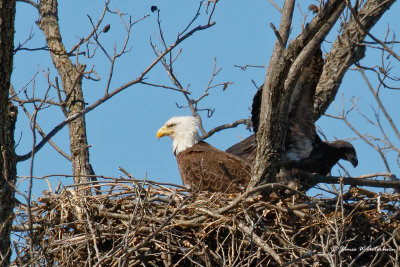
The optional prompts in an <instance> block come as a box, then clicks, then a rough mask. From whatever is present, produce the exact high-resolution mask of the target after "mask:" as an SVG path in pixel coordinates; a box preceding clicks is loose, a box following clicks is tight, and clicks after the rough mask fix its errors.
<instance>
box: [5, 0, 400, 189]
mask: <svg viewBox="0 0 400 267" xmlns="http://www.w3.org/2000/svg"><path fill="white" fill-rule="evenodd" d="M277 2H278V3H280V2H281V1H277ZM313 2H314V1H304V2H303V1H299V3H300V7H301V8H302V9H303V10H306V9H307V6H308V5H309V4H311V3H313ZM152 5H156V6H158V7H159V9H160V10H161V13H160V16H161V22H162V27H163V32H164V36H165V38H166V41H167V43H168V44H172V43H173V42H174V41H175V40H176V36H177V34H178V33H179V32H181V31H182V30H183V29H184V28H185V27H186V25H187V23H188V22H189V21H190V20H191V19H192V17H193V15H194V14H195V12H196V10H197V8H198V5H199V2H198V1H187V0H170V1H150V0H149V1H112V2H111V8H112V9H115V8H118V9H119V10H120V11H121V12H123V13H127V14H130V15H131V16H132V20H133V21H135V20H138V19H140V18H142V17H144V16H146V15H149V16H148V17H147V18H146V19H144V20H143V21H141V22H139V23H137V24H135V25H134V27H133V32H132V34H131V39H130V43H129V47H131V51H130V53H128V54H126V55H124V56H123V57H122V58H121V59H120V60H119V61H118V62H117V65H116V67H115V72H114V76H113V81H112V83H111V89H115V88H117V87H119V86H120V85H122V84H125V83H126V82H128V81H130V80H133V79H135V78H136V77H137V75H138V74H140V73H141V72H142V71H143V70H144V69H145V68H146V67H147V66H148V65H149V64H150V63H151V62H152V61H153V60H154V59H155V55H154V53H153V52H152V49H151V47H150V44H149V40H150V38H151V39H152V40H153V41H154V42H155V43H156V44H157V45H158V46H159V47H161V44H160V43H159V42H158V41H157V38H156V36H157V35H158V28H157V16H156V13H151V12H150V7H151V6H152ZM103 7H104V6H103V1H78V0H68V1H60V3H59V18H60V25H61V32H62V35H63V41H64V44H65V46H66V47H67V50H70V49H71V48H72V47H73V45H74V44H75V43H77V42H78V41H79V38H80V37H84V36H86V35H87V34H88V33H89V32H90V30H91V27H90V23H89V20H88V17H87V15H90V16H91V17H92V18H93V19H94V20H95V21H96V19H97V18H99V16H100V14H101V12H102V9H103ZM204 11H205V10H204V8H203V9H202V16H200V17H199V19H198V20H197V21H196V22H195V23H194V26H197V25H199V24H204V23H206V21H207V18H208V17H207V15H206V14H205V12H204ZM399 12H400V8H399V5H398V4H397V3H396V4H394V6H393V7H392V9H391V10H390V11H388V12H387V14H385V17H384V18H383V19H382V20H381V21H380V22H379V23H378V25H377V26H376V27H375V28H374V29H373V33H374V34H375V35H376V36H377V37H379V38H384V36H385V34H386V29H387V27H388V25H390V27H391V29H392V30H393V29H399V28H400V21H399V20H398V19H397V18H396V17H395V16H396V14H399ZM299 14H300V11H299V8H296V12H295V17H294V20H293V29H292V35H291V37H290V39H293V38H295V36H296V35H297V33H298V32H299V29H300V24H301V23H302V19H301V18H300V17H299ZM311 17H312V16H311V15H310V16H309V18H311ZM37 19H38V14H37V11H36V10H35V9H34V8H33V7H31V6H29V5H28V4H26V3H21V2H18V4H17V16H16V38H15V43H16V44H18V43H20V42H23V41H24V40H25V39H26V38H27V36H28V35H29V32H30V31H31V30H32V32H33V33H34V37H33V38H32V40H30V41H29V42H28V43H27V44H26V47H29V48H35V47H42V46H44V44H45V40H44V36H43V34H42V33H41V31H40V30H39V29H38V27H37V26H36V24H35V21H36V20H37ZM279 19H280V13H279V12H278V11H277V10H276V9H275V8H274V7H273V6H272V5H271V4H270V3H269V1H266V0H254V1H252V2H251V4H248V3H246V2H244V1H238V0H230V1H227V0H222V1H220V3H219V4H218V6H217V9H216V12H215V14H214V16H213V21H215V22H216V25H215V26H214V27H212V28H210V29H208V30H205V31H200V32H197V33H195V34H194V35H193V36H192V37H191V38H189V39H187V40H186V41H184V42H183V43H182V44H181V45H180V46H179V48H178V49H180V48H182V53H181V54H180V56H179V59H178V61H177V62H176V65H175V73H176V74H177V76H178V78H179V80H180V81H181V83H182V84H183V86H184V87H185V88H186V87H187V86H190V89H191V91H192V94H193V95H194V96H197V97H198V96H200V95H202V94H203V91H204V89H205V88H206V86H207V83H208V81H209V78H210V75H211V73H212V69H213V63H214V58H216V59H217V64H218V67H221V68H222V70H221V72H220V74H219V75H218V76H217V77H216V80H215V83H220V82H227V81H229V82H233V83H234V84H232V85H230V86H229V87H228V89H227V90H226V91H224V92H223V91H222V89H221V88H215V89H213V90H212V91H211V93H210V95H209V96H208V97H206V98H205V99H204V100H203V101H201V104H200V107H201V108H215V113H214V115H213V116H212V118H206V114H205V113H203V114H202V115H203V123H204V126H205V128H206V130H210V129H212V128H214V127H215V126H218V125H221V124H224V123H229V122H232V121H235V120H237V119H240V118H248V117H249V115H250V111H249V108H250V106H251V101H252V97H253V95H254V93H255V87H254V86H253V84H252V82H251V80H254V81H255V82H256V83H257V84H258V85H261V84H262V82H263V79H264V75H265V72H266V70H265V69H263V68H249V69H248V70H247V71H243V70H241V69H239V68H237V67H235V66H234V65H246V64H251V65H268V61H269V58H270V55H271V52H272V48H273V45H274V42H275V36H274V34H273V32H272V30H271V28H270V27H269V23H271V22H272V23H273V24H274V25H275V26H276V27H279ZM106 24H110V25H111V29H110V31H109V32H108V33H106V34H104V35H103V37H102V40H103V41H104V44H105V48H106V49H108V50H109V51H112V49H113V46H114V45H116V46H117V48H120V47H121V46H122V43H123V41H124V38H125V36H124V28H123V25H122V23H121V20H120V19H119V17H117V16H112V15H110V14H108V15H107V16H106V18H105V20H104V24H103V26H105V25H106ZM336 34H337V31H335V30H334V31H333V32H332V33H331V34H330V36H329V37H328V40H329V41H333V40H334V38H335V36H336ZM329 46H330V43H329V42H325V43H324V48H325V49H326V51H329ZM178 49H175V50H174V51H173V54H174V55H175V54H176V53H177V51H178ZM395 50H396V47H395ZM326 51H325V52H326ZM73 60H75V59H73ZM380 60H381V55H380V54H379V53H377V52H376V51H372V50H371V51H368V53H367V57H366V58H365V59H364V60H363V61H362V63H363V64H364V65H379V64H380ZM80 62H81V63H84V64H87V66H88V68H90V67H91V66H93V65H94V67H95V69H96V71H97V72H98V74H99V75H100V77H101V80H100V81H99V82H94V81H88V80H84V82H83V88H84V94H85V100H86V102H87V103H89V104H91V103H93V102H94V101H96V100H97V99H98V98H99V97H101V96H102V95H103V94H104V89H105V84H106V81H107V75H108V71H109V62H108V61H107V60H106V57H105V56H104V54H102V53H101V51H100V50H99V51H97V53H96V56H95V57H94V58H92V59H85V58H83V57H81V58H80ZM393 63H394V65H396V62H393ZM397 65H398V64H397ZM42 70H43V71H47V70H49V71H50V78H51V79H52V80H53V81H54V77H55V76H56V75H57V73H56V71H55V69H54V68H53V67H52V62H51V58H50V56H49V53H48V52H46V51H36V52H28V51H19V52H18V53H17V54H16V55H15V62H14V72H13V77H12V83H13V85H14V87H15V89H16V90H17V91H18V90H21V89H23V88H24V87H25V86H26V85H27V86H26V88H27V92H28V94H31V93H32V89H33V83H32V82H30V81H31V80H32V77H33V76H34V75H35V73H37V72H38V74H37V75H36V78H35V96H36V97H39V96H40V95H43V92H44V91H45V89H46V88H47V80H46V78H45V77H44V75H43V73H42ZM393 71H394V72H396V71H397V73H395V74H396V75H397V76H399V72H398V69H397V70H396V69H394V70H393ZM369 77H371V81H372V82H373V83H374V85H376V84H377V82H376V79H375V77H374V76H373V75H371V74H370V73H369ZM147 78H148V81H149V82H153V83H157V84H166V85H170V86H171V85H172V83H171V82H170V80H169V79H168V76H167V75H166V72H165V70H164V69H163V68H162V66H161V65H159V66H157V67H155V68H154V69H153V70H152V71H151V72H150V73H149V74H148V75H147ZM341 94H343V99H344V104H345V106H347V107H350V106H351V102H350V99H351V98H358V103H359V108H360V110H362V111H363V112H365V113H367V114H369V115H372V116H373V114H374V113H373V109H374V108H375V109H376V108H377V104H376V103H375V102H373V99H372V97H371V94H370V92H369V91H368V89H367V87H366V85H365V83H364V82H363V80H362V78H361V76H360V74H359V73H357V72H355V71H350V72H348V73H347V74H346V77H345V79H344V81H343V83H342V86H341V88H340V91H339V94H338V97H337V98H336V100H335V102H334V103H333V104H332V105H331V107H330V109H329V111H328V113H330V114H336V108H335V106H336V107H339V108H340V107H341V105H342V97H341ZM195 98H196V97H195ZM382 99H383V101H384V103H385V104H386V106H387V107H388V109H389V112H391V115H392V116H393V120H394V122H395V123H398V122H399V116H400V115H399V114H398V110H397V108H396V105H397V104H398V102H399V92H397V91H395V90H387V89H383V91H382ZM176 103H178V104H179V105H185V104H186V102H185V99H184V97H183V95H182V94H181V93H179V92H176V91H172V90H166V89H159V88H153V87H149V86H143V85H135V86H132V87H130V88H128V89H126V90H125V91H123V92H122V93H120V94H118V95H116V96H115V97H113V98H112V99H110V100H109V101H107V102H106V103H104V104H103V105H101V106H99V107H98V108H96V109H95V110H94V111H92V112H90V113H88V114H87V116H86V121H87V134H88V142H89V144H90V145H91V148H90V161H91V163H92V165H93V168H94V170H95V172H96V174H99V175H105V176H114V177H118V176H119V175H121V173H120V172H119V171H118V167H119V166H122V167H123V168H125V169H126V170H127V171H129V172H130V173H132V174H133V176H134V177H135V178H138V179H143V178H144V177H147V178H148V179H151V180H155V181H162V182H171V183H178V184H180V183H181V180H180V177H179V172H178V169H177V165H176V160H175V157H174V155H173V154H172V146H171V141H170V140H168V139H161V140H157V138H156V131H157V129H158V128H159V127H161V126H162V125H163V124H164V122H165V121H166V120H168V119H169V118H170V117H172V116H176V115H189V114H190V111H189V110H188V109H178V108H177V106H176ZM31 110H32V109H31ZM349 118H350V120H351V122H352V123H354V125H355V126H356V127H358V128H359V129H360V130H361V131H362V132H364V133H367V134H374V133H376V130H375V129H374V128H373V127H371V126H370V125H368V124H367V123H365V120H363V119H362V118H361V117H360V116H359V115H357V114H356V112H354V111H353V112H352V113H351V115H350V116H349ZM63 119H64V118H63V114H62V113H61V111H60V110H59V108H56V107H51V108H48V109H46V110H43V111H41V112H40V113H39V115H38V122H39V124H40V126H41V127H42V128H43V129H44V131H45V132H49V131H50V130H51V129H52V128H53V127H54V126H56V125H57V124H58V123H59V122H61V121H62V120H63ZM317 124H318V126H320V127H321V128H322V129H323V131H324V132H325V134H326V135H327V137H328V139H330V140H333V139H335V138H337V139H345V138H352V137H355V135H354V134H353V133H352V132H351V131H350V130H349V129H348V128H347V127H346V126H345V124H344V123H343V122H341V121H337V120H333V119H329V118H326V117H323V118H322V119H320V120H319V121H318V123H317ZM384 126H385V127H387V124H386V122H384ZM249 134H251V133H250V132H249V131H247V130H246V129H245V127H244V126H239V127H237V128H235V129H229V130H225V131H223V132H220V133H217V134H215V135H214V136H212V137H211V138H209V139H208V140H207V141H208V142H209V143H211V144H212V145H214V146H216V147H217V148H219V149H222V150H224V149H226V148H228V147H229V146H231V145H233V144H234V143H236V142H238V141H240V140H241V138H245V137H247V136H248V135H249ZM15 136H16V139H17V141H18V140H19V144H18V147H17V153H18V154H24V153H26V152H28V151H30V150H31V147H32V133H31V131H30V129H29V121H28V120H27V119H26V116H25V115H24V114H23V112H22V110H20V113H19V118H18V122H17V129H16V132H15ZM390 136H392V134H390ZM39 140H40V137H39ZM53 141H54V142H55V143H56V144H57V145H58V146H60V147H61V148H62V149H63V150H64V151H66V152H67V153H68V154H69V142H68V130H67V128H64V129H63V130H62V131H61V132H60V133H59V134H57V135H56V136H55V138H54V139H53ZM396 142H397V143H395V145H397V146H399V140H397V141H396ZM353 144H354V146H355V147H356V150H357V152H358V155H359V166H358V167H357V168H356V169H353V168H352V167H351V165H350V164H348V163H343V165H344V166H345V167H347V168H348V170H349V171H350V173H351V175H354V176H356V175H360V174H366V173H373V172H382V171H385V169H384V167H383V164H382V163H381V160H380V159H379V158H378V157H377V153H374V152H373V151H372V150H371V149H370V148H369V147H367V146H366V145H365V144H364V143H363V142H362V141H360V140H355V141H354V142H353ZM29 164H30V162H29V161H26V162H22V163H19V164H18V174H19V175H21V176H25V175H28V174H29ZM34 164H35V165H34V175H35V176H43V175H49V174H70V173H71V166H70V163H69V162H68V161H67V160H65V159H64V158H63V157H62V156H60V155H59V154H58V153H57V152H56V151H55V150H54V149H53V148H52V147H51V146H50V145H46V146H45V147H44V148H43V149H42V150H41V151H39V152H38V153H37V155H36V160H35V163H34ZM393 166H394V168H393V169H392V172H394V173H397V174H398V171H399V169H398V165H395V164H393ZM395 166H397V167H395ZM333 174H337V171H334V172H333ZM50 180H51V183H52V184H53V186H54V185H56V184H58V182H62V183H63V184H69V183H70V181H71V180H69V179H65V178H63V177H55V178H50ZM25 185H26V183H25ZM25 185H24V184H23V185H22V186H21V190H25V189H24V188H25ZM34 186H35V187H34V193H35V195H36V196H38V195H40V194H41V191H42V190H43V189H47V188H48V186H47V184H46V183H44V182H43V181H35V184H34Z"/></svg>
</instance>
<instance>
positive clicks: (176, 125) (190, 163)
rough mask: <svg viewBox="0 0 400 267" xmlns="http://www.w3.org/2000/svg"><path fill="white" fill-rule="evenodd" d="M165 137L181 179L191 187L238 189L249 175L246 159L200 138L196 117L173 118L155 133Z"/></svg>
mask: <svg viewBox="0 0 400 267" xmlns="http://www.w3.org/2000/svg"><path fill="white" fill-rule="evenodd" d="M163 136H169V137H171V138H172V140H173V142H172V147H173V152H174V155H175V156H176V160H177V162H178V169H179V172H180V174H181V178H182V182H183V184H184V185H185V186H187V187H189V188H191V189H192V190H198V189H199V190H204V191H210V192H227V193H231V192H240V191H242V189H243V187H244V186H246V185H247V184H248V183H249V181H250V177H251V167H250V165H249V164H247V162H246V161H244V160H243V159H241V158H240V157H237V156H235V155H232V154H230V153H227V152H224V151H221V150H218V149H216V148H215V147H213V146H211V145H209V144H207V143H206V142H203V141H200V137H199V134H198V132H197V119H196V118H195V117H192V116H183V117H173V118H171V119H169V120H168V121H167V122H166V123H165V125H164V126H163V127H161V128H160V129H159V130H158V132H157V138H160V137H163Z"/></svg>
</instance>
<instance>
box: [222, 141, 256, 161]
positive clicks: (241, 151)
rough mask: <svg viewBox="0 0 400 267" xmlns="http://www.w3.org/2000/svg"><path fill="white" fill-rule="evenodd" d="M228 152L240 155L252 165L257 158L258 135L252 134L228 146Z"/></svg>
mask: <svg viewBox="0 0 400 267" xmlns="http://www.w3.org/2000/svg"><path fill="white" fill-rule="evenodd" d="M226 152H228V153H230V154H233V155H235V156H238V157H240V158H241V159H243V160H245V161H246V162H247V163H249V164H250V165H252V164H253V163H254V161H255V159H256V153H257V143H256V136H255V135H254V134H252V135H250V136H249V137H247V138H246V139H244V140H243V141H240V142H239V143H237V144H235V145H233V146H231V147H230V148H228V149H227V150H226Z"/></svg>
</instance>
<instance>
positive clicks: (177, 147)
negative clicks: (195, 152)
mask: <svg viewBox="0 0 400 267" xmlns="http://www.w3.org/2000/svg"><path fill="white" fill-rule="evenodd" d="M197 123H198V122H197V119H196V118H195V117H192V116H180V117H172V118H171V119H169V120H168V121H167V122H166V123H165V124H164V126H163V127H161V128H160V129H159V130H158V131H157V138H160V137H163V136H166V135H168V136H169V137H171V138H172V140H173V142H172V151H173V152H174V154H175V155H178V154H179V153H180V152H182V151H183V150H185V149H186V148H189V147H191V146H193V145H194V144H196V143H197V142H199V141H200V136H199V133H198V132H197Z"/></svg>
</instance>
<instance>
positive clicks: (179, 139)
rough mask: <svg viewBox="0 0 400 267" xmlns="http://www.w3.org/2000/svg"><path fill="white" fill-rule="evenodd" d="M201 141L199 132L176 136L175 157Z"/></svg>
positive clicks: (174, 139)
mask: <svg viewBox="0 0 400 267" xmlns="http://www.w3.org/2000/svg"><path fill="white" fill-rule="evenodd" d="M199 141H200V136H199V134H198V132H197V130H195V131H190V132H185V133H179V134H176V135H175V136H174V138H173V142H172V149H173V152H174V154H175V156H176V155H178V154H179V153H180V152H182V151H184V150H185V149H187V148H189V147H192V146H193V145H195V144H197V143H198V142H199Z"/></svg>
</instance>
